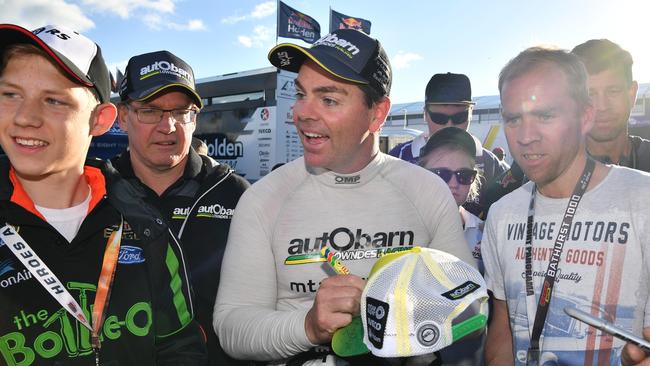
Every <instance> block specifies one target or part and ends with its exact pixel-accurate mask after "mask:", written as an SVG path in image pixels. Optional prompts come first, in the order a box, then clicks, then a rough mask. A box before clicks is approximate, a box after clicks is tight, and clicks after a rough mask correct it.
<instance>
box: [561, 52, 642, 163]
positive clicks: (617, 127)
mask: <svg viewBox="0 0 650 366" xmlns="http://www.w3.org/2000/svg"><path fill="white" fill-rule="evenodd" d="M571 52H572V53H573V54H575V55H577V56H578V57H579V58H580V60H581V61H582V62H583V63H584V64H585V66H586V67H587V72H588V73H589V96H590V97H591V102H592V103H593V105H594V108H595V110H596V123H595V125H594V128H593V129H592V130H591V131H589V134H587V151H589V154H591V156H593V157H595V158H596V159H598V160H600V161H602V162H603V163H606V164H617V165H621V166H626V167H628V168H632V169H639V170H643V171H646V172H650V141H648V140H646V139H643V138H641V137H638V136H633V135H630V134H629V133H628V121H629V119H630V112H631V110H632V108H633V107H634V105H635V103H636V94H637V90H638V89H639V85H638V84H637V82H636V81H635V80H634V78H633V77H632V55H630V53H629V52H627V51H625V50H624V49H622V48H621V46H619V45H617V44H616V43H614V42H612V41H610V40H607V39H592V40H589V41H587V42H585V43H583V44H580V45H577V46H576V47H575V48H574V49H573V50H572V51H571Z"/></svg>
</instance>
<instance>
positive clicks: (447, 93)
mask: <svg viewBox="0 0 650 366" xmlns="http://www.w3.org/2000/svg"><path fill="white" fill-rule="evenodd" d="M425 103H426V104H474V103H473V102H472V86H471V84H470V83H469V78H468V77H467V76H466V75H464V74H452V73H450V72H448V73H446V74H435V75H433V76H432V77H431V80H429V83H428V84H427V89H426V92H425Z"/></svg>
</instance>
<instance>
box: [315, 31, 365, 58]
mask: <svg viewBox="0 0 650 366" xmlns="http://www.w3.org/2000/svg"><path fill="white" fill-rule="evenodd" d="M318 45H323V46H328V47H334V48H337V49H339V50H341V51H343V52H345V53H346V54H347V55H348V57H350V58H352V56H354V55H356V54H357V53H359V48H358V47H357V46H355V45H354V43H352V42H350V41H347V40H345V39H343V38H339V37H337V36H336V34H328V35H326V36H325V37H323V38H321V39H319V40H318V41H316V42H315V43H314V46H318Z"/></svg>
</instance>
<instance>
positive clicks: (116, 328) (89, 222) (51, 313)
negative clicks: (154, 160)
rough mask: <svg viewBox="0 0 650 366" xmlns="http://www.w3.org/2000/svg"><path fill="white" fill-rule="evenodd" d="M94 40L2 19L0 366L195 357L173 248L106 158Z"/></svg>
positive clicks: (102, 87) (201, 354) (107, 109)
mask: <svg viewBox="0 0 650 366" xmlns="http://www.w3.org/2000/svg"><path fill="white" fill-rule="evenodd" d="M109 85H110V82H109V76H108V71H107V68H106V65H105V63H104V60H103V58H102V56H101V50H100V48H99V46H97V45H96V44H95V43H94V42H93V41H91V40H90V39H88V38H86V37H84V36H82V35H80V34H79V33H77V32H75V31H72V30H70V29H68V28H66V27H60V26H45V27H41V28H39V29H36V30H34V31H33V32H29V31H27V30H25V29H23V28H21V27H18V26H16V25H11V24H3V25H0V145H1V146H2V149H3V150H4V151H5V153H6V155H7V158H3V159H1V160H0V239H1V242H0V312H1V313H2V317H0V364H7V365H59V364H65V365H94V364H102V365H153V364H157V365H175V366H177V365H199V364H204V362H205V347H204V344H203V342H202V339H201V336H200V333H199V331H198V328H197V325H196V323H195V322H194V320H193V310H192V304H191V301H190V297H189V286H188V282H187V280H186V275H185V269H184V268H185V267H184V264H183V259H182V255H181V252H180V249H179V247H178V243H176V242H175V241H174V239H173V236H172V235H170V234H169V231H168V229H167V227H166V226H165V224H164V222H163V220H162V219H161V218H160V215H159V214H158V213H157V212H156V211H155V210H153V209H151V208H149V206H147V205H145V204H143V202H142V201H141V199H140V196H139V195H138V193H137V192H136V191H135V190H134V189H133V188H132V187H131V186H130V185H129V184H128V183H126V182H125V181H124V180H122V179H121V178H120V177H119V175H118V174H117V173H116V171H115V170H114V169H113V168H112V167H111V166H110V164H107V163H103V162H100V161H91V162H87V163H84V161H85V157H86V153H87V151H88V147H89V144H90V140H91V138H92V136H98V135H101V134H102V133H104V132H105V131H106V130H107V129H108V128H109V127H110V126H111V125H112V123H113V121H114V120H115V116H116V108H115V106H114V105H113V104H111V103H110V101H109V97H110V87H109Z"/></svg>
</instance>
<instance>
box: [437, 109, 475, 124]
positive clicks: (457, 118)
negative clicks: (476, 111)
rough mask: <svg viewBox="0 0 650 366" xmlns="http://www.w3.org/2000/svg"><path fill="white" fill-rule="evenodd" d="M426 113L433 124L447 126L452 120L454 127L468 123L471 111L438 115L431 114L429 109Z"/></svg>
mask: <svg viewBox="0 0 650 366" xmlns="http://www.w3.org/2000/svg"><path fill="white" fill-rule="evenodd" d="M426 111H427V114H428V115H429V119H430V120H431V122H433V123H435V124H437V125H446V124H447V122H448V121H449V120H451V123H453V124H454V125H460V124H463V123H465V122H467V120H468V118H469V110H467V111H462V112H458V113H454V114H444V113H436V112H431V111H430V110H429V109H427V110H426Z"/></svg>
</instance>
